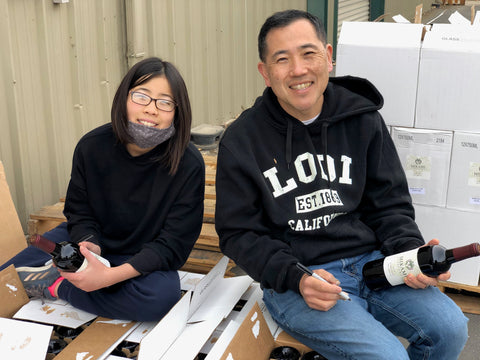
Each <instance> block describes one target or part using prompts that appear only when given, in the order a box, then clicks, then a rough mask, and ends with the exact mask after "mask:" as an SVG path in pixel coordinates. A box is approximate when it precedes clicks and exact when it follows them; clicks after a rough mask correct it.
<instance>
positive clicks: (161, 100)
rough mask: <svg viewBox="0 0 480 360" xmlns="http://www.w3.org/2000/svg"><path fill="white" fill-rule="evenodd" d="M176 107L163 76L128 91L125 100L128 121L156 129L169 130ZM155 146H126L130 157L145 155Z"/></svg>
mask: <svg viewBox="0 0 480 360" xmlns="http://www.w3.org/2000/svg"><path fill="white" fill-rule="evenodd" d="M175 110H176V105H175V102H174V99H173V95H172V91H171V89H170V84H169V83H168V80H167V78H166V77H165V76H164V75H161V76H155V77H153V78H151V79H149V80H148V81H146V82H144V83H143V84H141V85H138V86H136V87H134V88H132V89H130V91H129V93H128V98H127V118H128V121H130V122H132V123H136V124H140V125H142V126H148V127H151V128H156V129H166V128H169V127H170V125H171V124H172V122H173V119H174V117H175ZM154 147H155V146H153V147H150V148H141V147H139V146H137V145H136V144H134V143H129V144H127V150H128V152H129V153H130V154H131V155H132V156H138V155H142V154H145V153H147V152H148V151H150V150H152V149H153V148H154Z"/></svg>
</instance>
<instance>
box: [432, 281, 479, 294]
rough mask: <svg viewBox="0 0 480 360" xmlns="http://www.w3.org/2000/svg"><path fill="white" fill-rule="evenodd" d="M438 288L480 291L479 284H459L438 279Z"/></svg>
mask: <svg viewBox="0 0 480 360" xmlns="http://www.w3.org/2000/svg"><path fill="white" fill-rule="evenodd" d="M438 288H439V289H440V290H442V291H443V292H445V291H444V290H445V288H449V289H456V290H466V291H471V292H475V293H480V286H479V285H477V286H473V285H466V284H459V283H454V282H450V281H440V282H439V284H438Z"/></svg>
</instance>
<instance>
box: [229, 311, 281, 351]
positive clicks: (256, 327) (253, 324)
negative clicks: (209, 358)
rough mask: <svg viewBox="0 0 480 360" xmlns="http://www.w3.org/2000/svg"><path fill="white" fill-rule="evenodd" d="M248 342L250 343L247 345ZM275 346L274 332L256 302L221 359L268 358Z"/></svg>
mask: <svg viewBox="0 0 480 360" xmlns="http://www.w3.org/2000/svg"><path fill="white" fill-rule="evenodd" d="M247 344H248V345H247ZM273 346H274V341H273V337H272V334H271V333H270V330H269V328H268V326H267V323H266V322H265V318H264V317H263V315H262V311H261V310H260V307H259V306H258V304H257V303H256V304H255V305H253V307H252V310H250V312H249V313H248V315H247V316H246V318H245V320H244V321H243V322H242V324H241V325H240V327H239V329H238V331H237V333H236V334H235V336H234V337H233V339H232V341H231V342H230V345H229V346H228V347H227V350H225V352H224V353H223V355H222V357H221V358H220V359H221V360H230V359H235V360H252V359H258V360H261V359H267V356H268V355H269V352H270V350H271V349H272V348H273Z"/></svg>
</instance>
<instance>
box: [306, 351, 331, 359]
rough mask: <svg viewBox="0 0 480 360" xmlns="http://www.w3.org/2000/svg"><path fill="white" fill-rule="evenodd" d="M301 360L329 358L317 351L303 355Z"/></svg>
mask: <svg viewBox="0 0 480 360" xmlns="http://www.w3.org/2000/svg"><path fill="white" fill-rule="evenodd" d="M300 360H327V358H326V357H325V356H323V355H320V354H319V353H318V352H316V351H309V352H307V353H305V354H303V356H302V358H301V359H300Z"/></svg>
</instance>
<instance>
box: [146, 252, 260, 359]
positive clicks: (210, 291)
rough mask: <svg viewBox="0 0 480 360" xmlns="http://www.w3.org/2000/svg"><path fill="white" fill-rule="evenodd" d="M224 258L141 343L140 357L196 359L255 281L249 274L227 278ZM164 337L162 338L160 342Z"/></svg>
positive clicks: (226, 261) (226, 260)
mask: <svg viewBox="0 0 480 360" xmlns="http://www.w3.org/2000/svg"><path fill="white" fill-rule="evenodd" d="M227 264H228V258H227V257H223V258H222V260H221V261H220V262H219V263H218V264H217V265H216V266H215V267H214V268H213V269H212V270H211V271H210V272H209V273H208V274H207V275H206V276H205V277H204V278H202V280H201V281H200V282H199V283H198V284H197V285H196V287H195V290H194V291H193V293H192V291H188V292H187V293H186V294H185V295H184V296H183V297H182V299H181V300H180V301H179V302H178V303H177V304H176V305H175V306H174V307H173V308H172V309H171V310H170V312H169V313H168V314H167V315H165V317H164V318H163V319H162V320H161V321H160V322H159V323H158V324H157V325H156V326H155V327H154V328H153V329H152V330H151V331H150V332H149V333H148V334H147V336H145V337H144V338H143V339H142V341H141V342H140V351H139V354H138V359H139V360H155V359H162V360H169V359H172V360H176V359H182V360H193V359H194V358H195V357H196V356H197V354H198V353H199V351H200V350H201V349H202V347H203V345H204V344H205V343H206V342H207V341H208V339H209V337H210V335H211V334H212V333H213V332H214V331H215V329H216V328H217V326H218V325H219V324H220V323H221V321H222V320H223V319H224V318H226V317H227V316H228V315H229V314H230V312H231V311H232V309H233V307H234V306H235V304H236V303H237V302H238V300H239V299H240V298H241V296H242V294H244V293H245V291H246V290H247V289H248V287H249V286H250V285H251V284H252V282H253V279H252V278H250V277H249V276H238V277H233V278H224V277H223V276H224V274H225V270H226V268H227ZM160 339H161V341H160Z"/></svg>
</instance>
